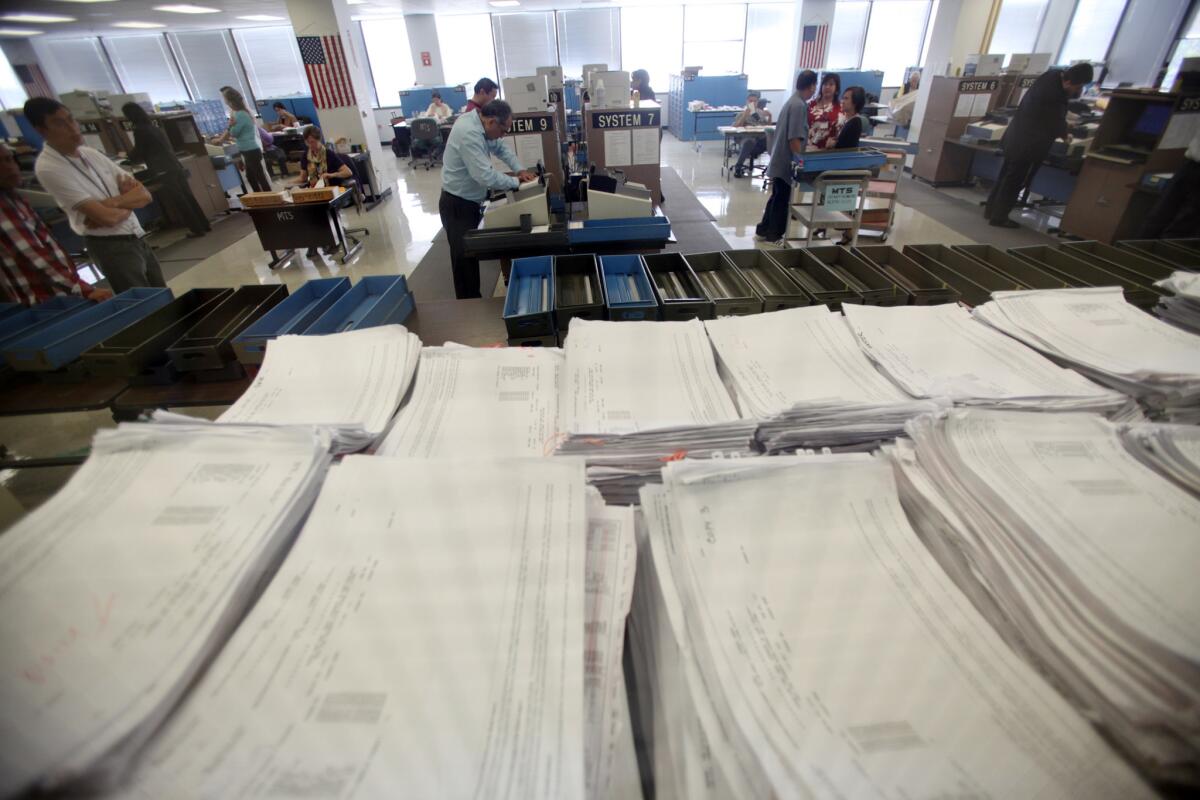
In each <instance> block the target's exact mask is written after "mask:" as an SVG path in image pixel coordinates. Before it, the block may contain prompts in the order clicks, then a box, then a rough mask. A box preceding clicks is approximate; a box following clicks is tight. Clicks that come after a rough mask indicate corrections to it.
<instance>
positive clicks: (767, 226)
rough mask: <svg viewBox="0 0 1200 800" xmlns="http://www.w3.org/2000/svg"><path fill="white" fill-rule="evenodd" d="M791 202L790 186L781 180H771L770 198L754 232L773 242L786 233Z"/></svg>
mask: <svg viewBox="0 0 1200 800" xmlns="http://www.w3.org/2000/svg"><path fill="white" fill-rule="evenodd" d="M791 200H792V185H791V184H790V183H788V182H787V181H785V180H782V179H781V178H771V197H770V198H769V199H768V200H767V207H766V208H764V209H763V216H762V222H759V223H758V225H757V227H755V229H754V232H755V233H757V234H758V235H759V236H762V237H763V238H765V239H769V240H771V241H775V240H776V239H782V238H783V235H784V234H785V233H787V225H788V211H789V209H788V206H789V205H790V204H791Z"/></svg>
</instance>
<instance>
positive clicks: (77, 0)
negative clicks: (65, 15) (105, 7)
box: [58, 0, 113, 3]
mask: <svg viewBox="0 0 1200 800" xmlns="http://www.w3.org/2000/svg"><path fill="white" fill-rule="evenodd" d="M58 2H60V3H111V2H113V0H58Z"/></svg>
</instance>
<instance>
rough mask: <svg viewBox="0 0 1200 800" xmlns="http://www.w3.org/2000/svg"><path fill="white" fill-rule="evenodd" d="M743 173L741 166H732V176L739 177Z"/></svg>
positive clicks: (743, 174)
mask: <svg viewBox="0 0 1200 800" xmlns="http://www.w3.org/2000/svg"><path fill="white" fill-rule="evenodd" d="M745 174H746V173H745V172H743V171H742V168H741V167H734V168H733V177H735V178H741V177H744V176H745Z"/></svg>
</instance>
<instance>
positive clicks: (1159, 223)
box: [1138, 158, 1200, 239]
mask: <svg viewBox="0 0 1200 800" xmlns="http://www.w3.org/2000/svg"><path fill="white" fill-rule="evenodd" d="M1197 235H1200V162H1198V161H1192V160H1191V159H1190V158H1185V159H1184V160H1183V166H1182V167H1180V168H1179V170H1178V171H1177V172H1176V173H1175V177H1173V178H1171V180H1170V181H1168V182H1167V185H1166V187H1164V188H1163V193H1162V196H1161V197H1159V198H1158V202H1157V203H1155V204H1154V208H1152V209H1151V210H1150V213H1149V214H1148V215H1147V216H1146V221H1145V222H1143V223H1142V230H1141V231H1140V232H1139V233H1138V238H1139V239H1181V238H1185V237H1191V236H1197Z"/></svg>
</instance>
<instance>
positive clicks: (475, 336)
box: [404, 297, 508, 347]
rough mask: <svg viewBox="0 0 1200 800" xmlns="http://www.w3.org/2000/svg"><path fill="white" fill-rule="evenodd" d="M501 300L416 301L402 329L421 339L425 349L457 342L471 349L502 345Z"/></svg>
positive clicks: (504, 338) (505, 338) (504, 334)
mask: <svg viewBox="0 0 1200 800" xmlns="http://www.w3.org/2000/svg"><path fill="white" fill-rule="evenodd" d="M503 314H504V298H503V297H483V298H475V299H473V300H431V301H429V302H425V303H422V302H418V303H417V308H416V310H415V311H414V312H413V313H412V314H411V315H409V317H408V319H406V320H405V321H404V327H406V328H408V329H409V330H410V331H412V332H413V333H415V334H417V335H418V336H420V337H421V342H422V343H423V344H425V345H426V346H429V347H436V346H441V345H444V344H445V343H446V342H457V343H458V344H465V345H469V346H471V347H494V346H503V345H505V344H506V343H507V341H508V329H507V328H505V326H504V316H503Z"/></svg>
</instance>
